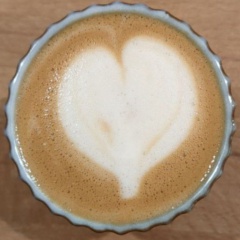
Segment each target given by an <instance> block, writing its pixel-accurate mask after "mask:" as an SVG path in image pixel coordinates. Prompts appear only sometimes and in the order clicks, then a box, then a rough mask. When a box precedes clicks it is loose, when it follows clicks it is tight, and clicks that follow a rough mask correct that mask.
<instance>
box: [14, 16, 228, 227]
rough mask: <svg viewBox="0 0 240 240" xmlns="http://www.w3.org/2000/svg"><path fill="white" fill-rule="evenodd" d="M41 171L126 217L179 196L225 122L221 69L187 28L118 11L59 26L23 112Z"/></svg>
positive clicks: (149, 213) (101, 216) (20, 123)
mask: <svg viewBox="0 0 240 240" xmlns="http://www.w3.org/2000/svg"><path fill="white" fill-rule="evenodd" d="M16 126H17V128H16V133H17V136H18V140H19V151H20V153H21V156H22V158H23V160H24V163H25V167H26V168H27V169H28V170H29V174H30V176H31V178H32V179H33V180H34V181H35V182H36V184H37V185H38V186H39V187H40V189H41V190H42V191H43V193H44V194H46V195H47V196H48V197H49V198H50V199H51V200H52V201H53V202H55V203H56V204H58V205H59V206H61V207H62V208H64V209H66V210H67V211H70V212H72V213H73V214H74V215H77V216H80V217H83V218H86V219H89V220H93V221H99V222H105V223H112V224H126V223H132V222H138V221H142V220H146V219H149V218H153V217H156V216H158V215H160V214H162V213H164V212H166V211H168V210H170V209H171V208H175V207H177V206H178V205H179V204H181V203H182V202H183V201H184V200H185V199H187V198H188V197H189V196H191V195H192V194H193V193H194V191H196V190H197V189H198V187H199V186H200V185H201V184H202V183H203V182H204V181H205V179H206V178H207V176H208V174H209V173H210V172H211V168H212V166H214V164H215V158H216V156H217V154H218V151H219V148H220V146H221V140H222V136H223V128H224V107H223V100H222V97H221V92H220V89H219V86H218V83H217V78H216V76H215V73H214V71H213V69H212V67H211V64H210V63H209V62H208V60H207V59H206V58H205V57H204V55H203V53H202V52H201V51H200V50H199V49H198V48H197V47H196V46H195V45H194V44H193V43H192V42H191V40H189V39H188V38H187V37H186V36H184V35H183V34H182V33H181V32H179V31H177V30H175V29H173V28H172V27H171V26H168V25H167V24H164V23H162V22H160V21H159V20H157V19H152V18H149V17H146V16H142V15H138V14H133V13H115V14H113V13H111V14H110V13H109V14H102V15H96V16H93V17H91V18H86V19H83V20H81V21H78V22H76V23H74V24H72V25H70V26H68V27H67V28H66V29H64V30H62V31H61V32H59V33H58V34H57V35H56V36H54V37H53V38H52V39H51V40H50V41H49V42H48V43H47V44H46V45H45V46H44V47H43V48H42V49H41V51H40V52H39V53H38V55H37V56H36V57H35V59H34V60H33V62H32V64H31V65H30V67H29V68H28V70H27V72H26V74H25V77H24V81H23V83H22V84H21V87H20V89H19V96H18V105H17V112H16Z"/></svg>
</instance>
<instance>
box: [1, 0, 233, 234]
mask: <svg viewBox="0 0 240 240" xmlns="http://www.w3.org/2000/svg"><path fill="white" fill-rule="evenodd" d="M116 11H117V12H119V11H122V12H133V13H134V12H136V13H141V14H143V15H146V16H150V17H154V18H157V19H159V20H161V21H163V22H166V23H167V24H169V25H172V26H173V27H175V28H176V29H178V30H179V31H181V32H183V33H184V34H185V35H187V36H188V37H189V38H190V39H192V40H193V41H194V42H195V44H196V45H197V46H198V47H199V48H200V49H201V50H202V52H203V53H204V54H205V56H206V57H207V58H208V59H209V60H210V62H211V63H212V67H213V69H214V71H215V72H216V75H217V77H218V79H219V85H220V88H221V91H222V95H223V100H224V104H225V131H224V137H223V141H222V146H221V150H220V152H219V155H218V156H217V161H216V163H215V165H214V166H213V168H212V169H213V170H212V172H211V173H210V174H209V175H208V177H207V180H206V181H204V183H203V184H202V185H201V186H200V187H199V189H198V190H197V191H196V192H195V193H194V194H193V195H192V196H191V197H190V198H189V199H188V200H187V201H186V202H183V203H182V204H181V205H180V206H178V207H176V208H175V209H172V210H170V211H169V212H167V213H166V214H163V215H161V216H159V217H156V218H153V219H150V220H147V221H143V222H137V223H133V224H126V225H120V226H117V225H111V224H104V223H101V222H93V221H89V220H86V219H83V218H80V217H78V216H75V215H73V214H72V213H70V212H67V211H65V210H64V209H62V208H60V207H59V206H57V205H56V204H55V203H54V202H52V201H51V199H49V198H47V197H46V195H44V193H43V192H42V191H41V189H40V188H39V187H38V186H36V185H35V183H34V182H33V181H32V180H31V178H30V176H29V174H28V172H27V170H26V168H25V167H24V164H23V162H22V160H21V158H20V154H19V150H18V147H17V145H18V144H17V138H16V136H15V107H16V102H17V93H18V88H19V85H20V83H21V80H22V78H23V76H24V74H25V71H26V70H27V68H28V65H29V63H30V62H31V61H32V59H34V57H35V56H36V54H37V53H38V51H39V49H40V48H41V47H42V46H43V45H44V44H45V43H46V42H48V40H49V39H50V38H51V37H52V36H53V35H55V34H56V33H57V32H59V31H60V30H62V29H63V28H65V27H66V26H68V25H69V24H71V23H73V22H75V21H77V20H79V19H83V18H85V17H89V16H91V15H94V14H98V13H110V12H116ZM229 85H230V80H229V78H228V77H227V76H226V75H225V73H224V71H223V69H222V65H221V61H220V59H219V57H218V56H216V55H215V54H214V53H213V52H212V51H211V49H210V48H209V46H208V43H207V41H206V40H205V39H204V38H203V37H201V36H199V35H198V34H196V33H195V32H194V31H193V30H192V29H191V27H190V26H189V25H188V24H187V23H185V22H182V21H180V20H178V19H176V18H175V17H173V16H172V15H170V14H169V13H167V12H165V11H162V10H154V9H150V8H148V7H147V6H145V5H143V4H136V5H130V4H124V3H119V2H116V3H112V4H109V5H93V6H91V7H89V8H87V9H85V10H83V11H78V12H73V13H70V14H69V15H67V16H66V17H65V18H64V19H63V20H61V21H59V22H57V23H54V24H52V25H51V26H50V27H49V28H48V29H47V30H46V32H45V33H44V34H43V35H42V36H41V37H40V38H39V39H37V40H36V41H35V42H34V43H33V44H32V46H31V48H30V50H29V52H28V53H27V54H26V56H25V57H24V58H23V59H22V60H21V61H20V64H19V66H18V69H17V72H16V75H15V77H14V78H13V80H12V82H11V84H10V95H9V100H8V102H7V104H6V108H5V111H6V116H7V127H6V131H5V133H6V136H7V137H8V139H9V142H10V146H11V156H12V158H13V160H14V161H15V163H16V165H17V167H18V169H19V172H20V176H21V178H22V179H23V180H24V181H25V182H26V183H27V184H28V185H29V186H30V187H31V189H32V192H33V194H34V196H35V197H36V198H37V199H39V200H41V201H43V202H44V203H46V205H47V206H48V207H49V208H50V210H51V211H52V212H53V213H55V214H59V215H62V216H64V217H66V218H67V219H69V220H70V221H71V222H72V223H73V224H75V225H84V226H88V227H90V228H92V229H94V230H96V231H105V230H110V231H114V232H117V233H125V232H127V231H131V230H141V231H143V230H147V229H149V228H151V227H153V226H155V225H158V224H167V223H169V222H170V221H172V220H173V219H174V218H175V217H176V216H177V215H179V214H181V213H184V212H188V211H190V210H191V208H192V207H193V205H194V204H195V203H196V202H197V201H198V200H199V199H201V198H202V197H204V196H206V195H207V193H208V191H209V189H210V187H211V185H212V184H213V182H214V181H215V180H216V179H217V178H218V177H219V176H220V175H221V174H222V169H223V165H224V162H225V160H226V158H227V157H228V156H229V154H230V142H231V136H232V134H233V132H234V131H235V124H234V121H233V111H234V107H235V104H234V101H233V99H232V97H231V94H230V91H229Z"/></svg>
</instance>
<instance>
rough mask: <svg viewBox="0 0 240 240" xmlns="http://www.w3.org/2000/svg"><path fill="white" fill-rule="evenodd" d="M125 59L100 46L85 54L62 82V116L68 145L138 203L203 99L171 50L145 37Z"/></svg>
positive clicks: (129, 45) (130, 45)
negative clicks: (147, 177)
mask: <svg viewBox="0 0 240 240" xmlns="http://www.w3.org/2000/svg"><path fill="white" fill-rule="evenodd" d="M121 56H122V58H121V60H119V59H118V58H117V57H116V55H114V53H113V52H111V51H110V50H109V49H107V48H104V47H100V46H96V47H95V48H91V49H90V48H89V49H88V50H86V51H84V52H82V53H81V54H79V56H78V57H76V58H75V59H74V61H73V62H72V64H71V65H70V67H69V68H68V69H67V70H66V71H65V74H64V76H63V79H62V83H61V85H60V88H59V94H58V97H59V98H58V111H59V116H60V120H61V123H62V125H63V127H64V129H65V130H66V134H67V136H68V137H69V139H70V140H71V141H73V142H74V143H75V145H76V147H77V148H79V150H80V151H81V152H83V153H84V154H86V155H87V156H88V157H89V158H90V159H92V161H94V162H96V163H97V164H99V165H100V166H102V167H103V168H105V169H107V170H109V171H110V172H112V173H113V174H114V175H115V176H116V177H117V179H118V181H119V184H120V192H121V195H122V197H123V198H131V197H133V196H135V195H136V194H137V191H138V188H139V185H140V182H141V178H142V177H143V175H144V174H145V173H146V172H147V171H148V170H149V169H150V168H152V167H153V166H154V165H155V164H157V163H159V162H160V161H162V160H164V158H166V157H167V156H168V155H169V154H171V153H172V152H173V151H174V150H176V148H177V147H179V146H180V144H181V143H182V142H183V141H184V139H185V138H186V137H187V135H188V134H189V132H190V130H191V126H192V123H193V120H194V115H195V111H196V109H195V108H196V107H195V106H196V101H197V96H196V90H195V85H194V78H193V76H192V73H191V71H190V68H189V66H188V65H187V64H186V63H185V62H184V59H183V57H181V56H180V54H179V53H178V52H177V51H176V50H174V49H173V48H172V47H171V46H169V45H167V44H165V43H163V42H161V41H159V40H155V39H152V38H149V37H145V36H138V37H135V38H132V39H130V40H128V41H127V42H126V43H125V45H124V48H123V50H122V55H121Z"/></svg>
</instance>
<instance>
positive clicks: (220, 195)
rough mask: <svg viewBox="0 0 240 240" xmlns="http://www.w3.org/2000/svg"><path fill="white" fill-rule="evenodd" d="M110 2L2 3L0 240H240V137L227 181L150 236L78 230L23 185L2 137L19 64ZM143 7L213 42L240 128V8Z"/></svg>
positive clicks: (173, 3) (169, 3) (201, 2)
mask: <svg viewBox="0 0 240 240" xmlns="http://www.w3.org/2000/svg"><path fill="white" fill-rule="evenodd" d="M108 2H109V1H100V0H99V1H92V0H82V1H80V0H79V1H74V0H69V1H63V0H54V1H50V0H42V1H32V0H0V240H29V239H33V240H40V239H50V240H56V239H68V240H73V239H74V240H75V239H91V240H92V239H100V240H108V239H109V240H110V239H127V240H142V239H152V240H157V239H187V238H191V239H206V240H207V239H211V240H215V239H223V240H225V239H234V240H240V130H237V132H236V133H235V135H234V137H233V144H232V146H233V147H232V156H231V157H230V158H229V159H228V161H227V162H226V164H225V169H224V174H223V176H222V177H221V178H220V179H219V180H218V181H217V182H216V183H215V184H214V186H213V188H212V190H211V192H210V194H209V195H208V196H207V198H205V199H203V200H201V201H200V202H198V203H197V204H196V206H195V207H194V208H193V210H192V211H191V212H190V213H188V214H184V215H181V216H179V217H177V218H176V219H175V220H174V221H173V222H172V223H171V224H169V225H167V226H158V227H154V228H153V229H152V230H150V231H148V232H144V233H141V232H132V233H128V234H126V235H124V236H118V235H115V234H114V233H109V232H107V233H95V232H93V231H92V230H90V229H88V228H86V227H76V226H73V225H71V224H70V223H69V222H68V221H67V220H66V219H64V218H62V217H59V216H55V215H53V214H52V213H51V212H50V211H49V210H48V208H47V207H46V206H45V205H44V204H43V203H41V202H39V201H37V200H35V199H34V197H33V196H32V193H31V191H30V189H29V188H28V186H27V185H26V184H25V183H23V182H22V181H21V180H20V179H19V176H18V171H17V168H16V166H15V165H14V163H13V162H12V161H11V160H10V158H9V154H8V152H9V146H8V142H7V140H6V139H5V137H4V135H3V131H4V127H5V124H6V119H5V115H4V111H3V108H4V104H5V102H6V100H7V96H8V84H9V82H10V80H11V78H12V77H13V75H14V73H15V71H16V67H17V64H18V62H19V60H20V58H21V57H22V56H23V55H24V54H25V53H26V51H27V50H28V48H29V46H30V44H31V42H32V41H33V40H34V39H36V38H37V37H38V36H39V35H41V34H42V33H43V31H44V30H45V29H46V27H47V26H48V25H49V24H51V23H52V22H55V21H58V20H59V19H61V18H62V17H63V16H65V15H66V14H67V13H69V12H71V11H73V10H80V9H83V8H85V7H87V6H88V5H90V4H93V3H108ZM128 2H129V3H135V2H137V1H128ZM142 3H146V4H148V5H149V6H151V7H153V8H160V9H165V10H167V11H169V12H170V13H172V14H173V15H175V16H176V17H178V18H180V19H183V20H185V21H187V22H188V23H189V24H191V26H192V27H193V29H194V30H195V31H197V32H198V33H200V34H201V35H202V36H204V37H205V38H207V39H208V41H209V44H210V46H211V48H212V49H213V50H214V51H215V52H216V53H217V54H218V55H219V56H220V57H221V58H222V60H223V67H224V69H225V71H226V73H227V74H228V75H229V77H230V78H231V80H232V94H233V96H234V98H235V101H236V103H237V104H238V106H237V109H236V112H235V120H236V123H237V124H238V125H240V80H239V71H240V1H239V0H196V1H192V0H182V1H180V0H179V1H178V0H159V1H157V0H155V1H154V0H145V1H144V0H142Z"/></svg>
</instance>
